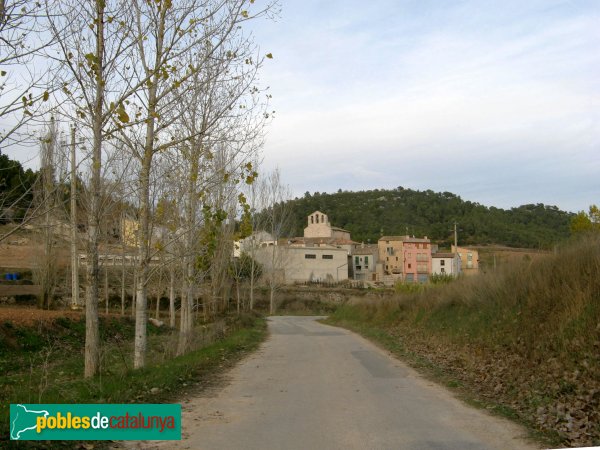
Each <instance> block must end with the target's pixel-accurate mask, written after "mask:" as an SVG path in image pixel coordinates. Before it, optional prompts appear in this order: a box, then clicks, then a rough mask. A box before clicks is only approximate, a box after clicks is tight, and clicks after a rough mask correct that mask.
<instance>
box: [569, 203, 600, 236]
mask: <svg viewBox="0 0 600 450" xmlns="http://www.w3.org/2000/svg"><path fill="white" fill-rule="evenodd" d="M588 211H589V212H588V213H587V214H586V213H585V211H579V212H578V213H577V215H575V216H574V217H573V218H572V219H571V223H570V226H569V228H570V230H571V234H576V233H582V232H584V233H585V232H590V231H600V208H598V207H597V206H596V205H590V208H589V210H588Z"/></svg>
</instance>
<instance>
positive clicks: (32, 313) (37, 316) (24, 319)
mask: <svg viewBox="0 0 600 450" xmlns="http://www.w3.org/2000/svg"><path fill="white" fill-rule="evenodd" d="M82 316H83V312H82V311H72V310H69V309H65V310H50V311H48V310H43V309H37V308H35V307H15V306H8V307H4V306H3V307H0V323H4V322H11V323H13V324H14V325H21V326H32V325H36V324H38V323H42V322H52V321H54V320H55V319H57V318H59V317H66V318H69V319H72V320H78V319H80V318H81V317H82Z"/></svg>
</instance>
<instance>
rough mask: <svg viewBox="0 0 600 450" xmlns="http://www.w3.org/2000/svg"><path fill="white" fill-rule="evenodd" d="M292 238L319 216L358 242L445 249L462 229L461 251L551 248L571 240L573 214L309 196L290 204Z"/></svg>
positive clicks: (387, 195)
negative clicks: (421, 241)
mask: <svg viewBox="0 0 600 450" xmlns="http://www.w3.org/2000/svg"><path fill="white" fill-rule="evenodd" d="M290 206H291V207H292V214H293V219H292V229H291V234H292V235H296V236H301V235H302V232H303V229H304V227H305V226H306V217H307V216H308V214H310V213H311V212H313V211H315V210H320V211H323V212H325V213H327V214H328V215H329V219H330V221H331V223H332V224H333V225H335V226H337V227H341V228H345V229H347V230H349V231H350V232H351V233H352V239H353V240H355V241H358V242H361V241H362V242H365V243H366V242H369V241H370V242H371V243H374V242H377V239H379V237H380V236H382V235H384V234H385V235H403V234H411V235H413V234H414V235H415V236H428V237H429V238H430V239H432V240H433V241H434V242H436V243H439V244H440V245H443V246H448V245H450V243H451V242H453V239H454V238H453V231H452V230H453V227H454V222H455V221H456V222H457V223H458V235H459V244H460V245H484V244H501V245H506V246H510V247H527V248H550V247H552V245H553V244H554V243H556V242H558V241H561V240H563V239H564V238H566V237H567V236H568V235H569V221H570V220H571V217H572V216H573V214H572V213H568V212H565V211H561V210H560V209H558V208H557V207H556V206H548V205H543V204H536V205H523V206H519V207H518V208H512V209H510V210H504V209H500V208H495V207H489V208H488V207H486V206H483V205H480V204H478V203H473V202H470V201H465V200H463V199H461V198H460V197H459V196H457V195H454V194H452V193H450V192H433V191H431V190H427V191H415V190H411V189H405V188H403V187H398V188H396V189H392V190H385V189H375V190H372V191H359V192H347V191H341V190H340V191H338V192H337V193H335V194H324V193H323V194H320V193H318V192H315V193H314V194H312V195H311V194H310V193H308V192H307V193H306V194H304V197H302V198H296V199H294V200H291V201H290Z"/></svg>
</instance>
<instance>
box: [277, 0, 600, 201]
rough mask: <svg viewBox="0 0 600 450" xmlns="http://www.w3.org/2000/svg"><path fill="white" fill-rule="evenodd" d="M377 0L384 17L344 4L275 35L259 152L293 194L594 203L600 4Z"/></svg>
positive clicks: (599, 133)
mask: <svg viewBox="0 0 600 450" xmlns="http://www.w3.org/2000/svg"><path fill="white" fill-rule="evenodd" d="M350 3H351V4H354V3H353V2H350ZM434 4H435V3H434ZM309 5H310V3H309ZM313 5H314V3H313ZM384 5H386V6H387V7H388V8H389V10H387V11H386V12H387V13H388V14H387V15H385V17H383V15H382V14H384V13H382V11H381V8H378V6H381V4H380V3H375V4H374V5H371V6H370V7H369V8H366V9H367V11H359V12H364V16H363V18H362V19H359V17H360V14H359V13H356V12H355V11H354V10H352V8H351V7H350V6H348V7H347V8H346V9H345V10H343V12H342V13H341V14H340V16H339V17H336V18H335V19H331V20H326V19H325V18H324V16H323V15H321V16H318V17H316V18H315V19H314V20H312V21H310V20H309V21H307V22H309V23H310V25H308V26H307V27H306V30H307V31H306V33H304V32H303V31H302V28H301V27H300V28H296V27H295V26H294V24H295V23H296V22H293V23H292V24H291V27H290V28H291V30H290V34H284V35H282V36H280V38H281V41H280V43H279V44H278V46H279V48H278V51H279V52H281V60H282V61H281V62H280V63H279V65H277V64H275V65H274V66H273V67H272V68H271V69H270V71H267V73H266V74H265V78H269V77H268V76H269V75H270V74H271V73H274V81H273V83H271V84H272V86H273V90H274V93H275V100H274V106H275V109H277V110H278V114H277V119H276V120H275V122H274V123H273V126H272V129H271V130H270V133H269V138H268V141H267V145H266V147H265V152H266V161H267V162H268V164H270V165H272V166H275V165H278V166H280V167H281V168H282V171H283V174H284V176H286V177H287V179H288V181H289V183H290V184H291V185H292V187H293V188H294V190H295V191H296V192H304V191H306V190H310V191H328V190H336V189H337V188H348V189H361V188H373V187H386V186H387V187H395V186H398V185H404V186H407V187H418V188H424V189H428V188H432V189H434V188H437V189H440V190H452V189H451V188H455V189H457V191H455V192H456V193H457V194H459V195H463V196H465V195H467V194H469V195H471V194H473V195H475V196H476V198H474V199H473V200H476V201H480V202H482V203H487V204H491V203H493V202H495V201H500V202H501V204H498V205H497V206H515V205H517V204H521V203H526V202H537V201H544V202H549V203H556V202H554V201H553V199H557V200H558V199H560V201H561V202H562V204H561V205H559V206H561V207H563V208H568V209H569V208H570V209H581V208H583V207H585V205H586V204H587V203H592V202H593V201H596V202H597V201H598V200H597V197H599V196H600V188H598V187H594V186H598V183H597V182H595V181H593V180H591V179H590V177H589V176H588V172H589V168H590V167H597V166H598V161H599V157H598V156H597V154H598V151H597V150H598V144H599V143H600V142H599V136H600V129H599V128H598V125H597V124H598V123H600V122H599V121H598V119H600V117H598V111H599V109H598V106H600V105H598V99H599V94H600V86H599V81H598V78H597V75H596V74H597V73H598V71H599V69H600V57H599V55H598V52H597V51H596V49H597V47H598V44H599V43H600V32H599V31H597V27H596V24H597V23H598V19H599V18H600V8H598V7H594V6H593V5H592V4H590V6H588V8H587V9H585V8H584V9H582V10H574V11H570V10H566V9H565V8H566V6H565V4H564V2H533V3H532V4H531V5H530V6H529V7H520V6H519V4H518V3H516V2H509V3H508V4H507V5H504V4H503V5H502V8H500V7H499V6H490V5H493V4H492V3H485V2H484V3H482V2H456V3H453V4H451V5H454V6H450V7H448V8H444V9H442V8H440V7H439V6H432V7H430V8H429V9H428V8H427V7H420V6H419V5H417V4H416V3H413V2H401V3H400V6H397V5H396V6H394V5H393V4H392V3H384ZM481 5H484V6H483V7H482V6H481ZM505 6H506V8H505ZM348 10H349V11H350V12H348ZM313 12H314V11H313ZM468 12H470V13H471V14H467V13H468ZM325 13H327V11H326V12H325ZM284 14H285V12H284ZM304 14H305V15H307V16H310V13H309V12H307V11H305V12H304ZM403 14H406V15H403ZM300 19H301V18H297V20H300ZM376 20H380V22H377V21H376ZM567 170H568V171H569V172H568V173H567V172H566V171H567ZM457 172H460V173H462V174H463V175H462V176H461V181H460V182H457V181H456V178H455V177H454V174H455V173H457ZM557 182H560V185H557V184H556V183H557ZM426 183H429V185H427V184H426ZM538 187H539V188H538ZM580 192H586V193H587V194H586V196H585V198H581V196H580V195H579V193H580ZM527 193H535V194H539V195H540V199H539V200H537V201H536V200H535V199H531V198H530V197H531V196H530V195H529V194H527ZM594 196H595V197H596V198H592V197H594Z"/></svg>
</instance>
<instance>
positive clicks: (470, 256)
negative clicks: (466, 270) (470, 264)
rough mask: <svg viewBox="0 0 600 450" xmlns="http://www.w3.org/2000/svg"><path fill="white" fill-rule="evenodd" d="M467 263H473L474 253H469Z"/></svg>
mask: <svg viewBox="0 0 600 450" xmlns="http://www.w3.org/2000/svg"><path fill="white" fill-rule="evenodd" d="M467 261H473V253H467Z"/></svg>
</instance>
